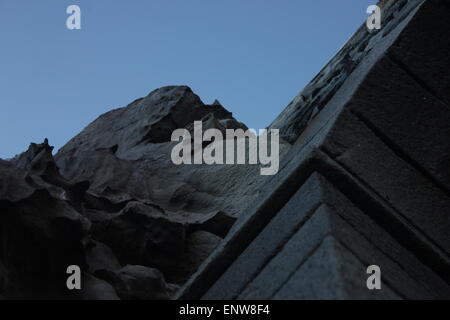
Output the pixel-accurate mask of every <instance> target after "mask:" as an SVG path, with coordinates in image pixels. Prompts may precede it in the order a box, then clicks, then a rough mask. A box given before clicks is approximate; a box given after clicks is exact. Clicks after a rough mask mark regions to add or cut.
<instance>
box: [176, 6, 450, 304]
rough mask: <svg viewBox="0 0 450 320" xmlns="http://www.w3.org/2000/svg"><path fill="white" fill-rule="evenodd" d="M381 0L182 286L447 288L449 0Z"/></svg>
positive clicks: (201, 294) (386, 294) (270, 295)
mask: <svg viewBox="0 0 450 320" xmlns="http://www.w3.org/2000/svg"><path fill="white" fill-rule="evenodd" d="M383 4H384V8H383V16H384V22H383V28H382V30H380V31H378V32H372V33H369V32H367V29H366V28H365V26H363V27H361V29H360V30H359V31H358V32H357V33H356V34H355V36H354V37H352V39H350V41H349V42H348V43H347V45H346V46H344V47H343V49H342V50H341V51H340V52H339V53H338V54H337V55H336V57H335V58H334V59H333V60H332V61H331V62H330V63H329V64H328V65H327V66H326V67H325V68H324V70H322V71H321V73H320V74H319V75H318V76H317V77H316V78H315V79H314V80H313V81H312V82H311V83H310V84H309V85H308V86H307V87H306V89H305V90H304V91H303V92H302V93H301V94H300V95H299V96H298V97H297V98H296V99H295V100H294V101H293V102H292V103H291V104H290V105H289V106H288V107H287V108H286V110H285V111H283V113H282V114H281V115H280V116H279V117H278V118H277V119H276V120H275V121H274V123H273V124H272V125H271V127H273V128H280V129H281V132H282V135H283V137H284V138H285V139H286V140H288V141H290V142H292V143H293V145H292V148H291V149H290V150H289V152H287V153H286V154H285V155H284V157H283V159H282V162H281V163H280V172H279V174H278V175H276V176H274V177H271V178H269V179H268V181H267V183H265V184H263V185H262V186H261V191H260V194H259V195H258V197H257V198H256V199H255V201H254V202H253V203H250V204H249V206H248V208H247V210H245V212H246V213H245V214H244V215H242V216H241V217H240V218H239V219H238V221H237V222H236V224H235V226H234V227H233V229H232V230H231V232H230V233H229V235H228V236H227V237H226V238H225V240H224V241H223V242H222V243H221V244H220V245H219V247H218V248H217V249H216V250H215V252H214V253H213V254H212V255H211V256H210V257H209V258H208V260H207V261H206V262H205V263H204V264H203V265H202V266H201V268H200V269H199V271H198V272H197V273H196V274H195V275H194V276H193V277H192V278H191V279H190V280H189V281H188V283H187V284H186V285H185V286H184V287H183V288H182V289H181V291H180V292H179V294H178V295H177V298H178V299H199V298H203V299H450V287H449V283H450V277H449V274H450V257H449V253H450V252H449V250H450V238H449V237H448V230H449V222H450V220H449V217H448V213H449V212H450V207H449V206H450V195H449V192H448V191H449V189H448V186H449V183H448V182H449V180H448V170H447V169H446V168H448V165H449V161H448V159H449V156H450V142H449V140H448V139H447V138H446V137H447V136H449V132H448V128H449V126H448V123H449V121H448V115H449V110H450V108H449V104H448V102H447V100H446V96H445V95H446V93H447V91H448V90H446V89H445V88H448V85H449V80H448V72H447V71H446V70H447V69H446V68H445V66H447V65H448V63H449V55H448V49H447V47H448V46H446V45H445V44H446V43H447V42H448V40H447V38H448V35H447V32H446V31H444V30H448V27H446V25H447V24H448V22H447V20H448V19H445V18H444V17H445V16H448V15H449V14H450V7H449V6H448V3H446V2H445V1H436V2H433V1H415V0H410V1H384V2H383ZM418 34H420V40H418V39H417V40H416V36H417V35H418ZM429 39H437V40H438V41H436V42H435V43H431V41H432V40H429ZM439 39H440V40H439ZM419 43H421V44H422V43H423V44H424V45H425V44H426V45H425V46H421V45H419ZM416 44H417V45H418V47H416ZM441 44H444V45H442V46H441ZM400 57H401V58H400ZM420 61H423V62H424V63H423V64H422V63H421V62H420ZM280 233H281V234H280ZM371 264H376V265H379V266H381V269H382V279H383V281H384V282H383V288H384V289H383V290H382V291H380V292H371V291H369V290H367V288H366V287H365V281H366V279H367V274H366V272H365V271H366V268H367V267H368V266H369V265H371Z"/></svg>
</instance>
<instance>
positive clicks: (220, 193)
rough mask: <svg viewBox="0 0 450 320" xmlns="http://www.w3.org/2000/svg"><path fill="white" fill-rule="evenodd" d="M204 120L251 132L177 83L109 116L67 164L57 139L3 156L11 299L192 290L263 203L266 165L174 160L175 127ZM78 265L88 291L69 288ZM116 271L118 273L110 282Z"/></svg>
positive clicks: (77, 141)
mask: <svg viewBox="0 0 450 320" xmlns="http://www.w3.org/2000/svg"><path fill="white" fill-rule="evenodd" d="M196 120H203V122H204V129H208V128H210V127H215V128H220V129H223V130H225V129H227V128H242V129H245V130H246V129H247V128H246V127H245V126H244V125H243V124H241V123H239V122H237V121H236V120H235V119H234V118H233V117H232V115H231V113H230V112H228V111H227V110H225V109H224V108H223V107H222V106H221V105H220V104H219V103H214V105H211V106H208V105H204V104H203V103H202V102H201V100H200V99H199V98H198V97H197V96H196V95H195V94H193V93H192V91H191V90H190V89H189V88H188V87H165V88H161V89H159V90H156V91H154V92H152V93H151V94H150V95H149V96H148V97H146V98H144V99H140V100H137V101H135V102H133V103H132V104H131V105H129V106H127V107H125V108H121V109H117V110H114V111H111V112H109V113H107V114H105V115H103V116H101V117H99V119H97V120H96V121H94V122H93V123H92V124H91V125H89V126H88V127H87V128H86V129H85V130H84V131H83V132H81V133H80V134H79V135H78V136H77V137H75V138H74V139H72V140H71V141H70V142H69V143H68V144H67V145H66V146H64V147H63V148H62V149H61V150H60V152H58V154H57V155H56V157H55V158H54V157H53V155H52V150H53V148H52V147H51V146H49V144H48V141H47V139H46V140H45V141H44V143H42V144H34V143H33V144H31V145H30V147H29V149H28V150H27V151H26V152H24V153H23V154H21V155H18V156H17V157H15V158H14V159H11V160H10V161H3V160H1V161H0V181H1V189H0V191H1V192H0V206H1V215H0V227H1V229H0V230H1V232H0V242H1V244H2V245H1V247H2V248H3V249H2V250H0V261H1V262H2V268H1V269H0V270H1V272H0V275H1V277H0V279H1V281H0V285H1V286H0V289H1V291H0V292H2V293H4V295H5V296H6V297H7V298H16V297H19V298H55V297H57V298H68V299H70V298H76V299H78V298H94V297H95V298H101V297H102V294H104V297H103V298H108V299H109V298H115V297H117V296H119V297H120V298H125V299H130V298H136V299H137V298H139V299H149V298H158V299H163V298H168V297H169V296H171V295H172V294H173V291H174V288H176V287H177V286H176V285H173V284H166V282H165V281H166V280H167V281H169V282H175V283H180V284H181V283H183V282H184V281H186V280H187V279H188V278H189V277H190V275H192V273H193V272H195V271H196V269H197V268H198V267H199V265H200V264H201V262H202V261H203V260H204V259H205V258H206V257H207V255H208V254H209V253H210V252H211V251H212V250H213V249H214V248H215V246H216V245H217V244H218V242H219V241H218V239H220V238H223V237H224V236H226V234H227V233H228V231H229V230H230V228H231V226H232V225H233V223H234V221H235V217H234V215H236V214H237V213H239V211H240V208H241V206H242V204H243V203H245V202H246V201H247V199H248V198H251V197H254V196H255V192H254V190H255V189H256V187H257V182H256V181H258V179H259V178H258V176H257V175H255V174H253V171H254V170H257V169H258V168H257V167H256V166H255V167H254V168H253V167H251V166H250V167H247V166H226V167H223V166H215V167H214V166H206V165H204V166H203V165H200V166H195V167H194V166H176V165H174V164H172V161H171V159H170V150H171V149H172V147H173V145H174V143H173V142H171V141H170V140H171V134H172V132H173V130H175V129H178V128H183V127H186V128H189V126H190V125H191V124H192V123H193V121H196ZM208 126H209V127H208ZM253 176H254V178H252V179H249V177H253ZM219 182H220V183H219ZM238 190H239V191H238ZM240 190H242V191H243V192H242V193H240ZM236 196H237V197H236ZM231 198H234V199H235V201H230V199H231ZM17 252H22V253H23V254H21V255H18V254H16V253H17ZM69 265H78V266H80V267H81V268H82V270H83V271H84V278H83V281H85V282H86V286H84V289H83V290H82V291H81V292H77V293H73V292H68V290H67V288H65V280H64V279H65V278H66V276H67V275H66V273H65V271H66V268H67V267H68V266H69ZM125 265H135V267H133V268H132V269H131V270H132V271H136V272H137V274H135V275H133V276H130V275H129V274H128V273H126V272H128V271H130V270H128V271H126V270H125V271H124V270H123V269H122V270H121V268H122V266H125ZM139 266H141V267H139ZM143 268H147V269H143ZM155 268H156V269H155ZM128 269H130V268H128ZM120 270H121V271H120ZM142 270H144V271H142ZM149 270H151V271H149ZM124 272H125V273H124ZM105 273H109V274H115V275H116V276H115V277H113V278H111V277H109V278H108V277H106V278H105V277H102V276H100V278H99V275H104V274H105ZM163 275H164V276H163ZM134 276H136V277H137V278H136V280H130V279H131V278H133V277H134ZM117 277H118V278H117ZM130 277H131V278H130ZM112 279H115V280H117V279H119V280H120V281H112ZM145 279H147V280H145ZM140 281H144V283H147V284H151V283H154V285H153V286H152V287H151V288H149V290H147V291H145V290H144V289H143V288H141V287H136V286H137V285H138V284H139V283H140ZM152 281H153V282H152ZM156 284H158V285H156ZM40 288H43V289H40ZM118 288H119V289H118ZM114 290H116V291H114ZM117 290H118V291H117ZM152 290H154V291H152Z"/></svg>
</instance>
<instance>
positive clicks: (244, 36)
mask: <svg viewBox="0 0 450 320" xmlns="http://www.w3.org/2000/svg"><path fill="white" fill-rule="evenodd" d="M376 2H377V0H341V1H336V0H220V1H219V0H40V1H35V0H27V1H25V0H0V41H1V42H0V43H1V44H0V110H1V111H0V157H2V158H7V157H11V156H13V155H15V154H17V153H20V152H22V151H24V150H25V149H26V148H27V147H28V145H29V143H30V142H32V141H33V142H42V141H43V139H44V138H45V137H48V138H49V140H50V143H51V144H53V145H55V146H56V148H60V147H61V146H62V145H64V143H66V142H67V141H68V140H69V139H70V138H71V137H73V136H74V135H75V134H77V133H78V132H80V131H81V130H82V129H83V128H84V127H85V126H86V125H87V124H89V123H90V122H91V121H93V120H94V119H95V118H96V117H97V116H99V115H100V114H101V113H103V112H106V111H108V110H110V109H112V108H117V107H121V106H124V105H126V104H128V103H129V102H131V101H133V100H134V99H136V98H139V97H142V96H145V95H147V94H148V93H149V92H150V91H152V90H154V89H156V88H158V87H161V86H165V85H181V84H184V85H188V86H190V87H191V88H192V89H193V90H194V92H196V93H197V94H198V95H199V96H200V97H201V98H202V100H203V101H204V102H205V103H211V102H213V100H214V99H219V100H220V101H221V102H222V104H223V105H224V106H225V107H226V108H228V109H229V110H230V111H232V112H233V113H234V115H235V117H236V118H237V119H239V120H240V121H243V122H245V123H246V124H247V125H248V126H249V127H251V128H255V129H260V128H264V127H266V126H267V125H269V124H270V123H271V122H272V120H273V119H274V118H275V117H276V116H277V115H278V114H279V113H280V112H281V111H282V110H283V109H284V108H285V107H286V105H287V104H288V103H289V102H290V101H291V100H292V99H293V98H294V96H295V95H296V94H297V93H298V92H299V91H300V90H301V89H302V88H303V87H304V86H305V85H306V84H307V83H308V82H309V81H310V80H311V79H312V78H313V77H314V76H315V75H316V74H317V73H318V72H319V70H320V69H321V68H322V67H323V66H324V64H325V63H326V62H328V61H329V59H330V58H331V57H332V56H333V55H334V54H335V53H336V52H337V51H338V49H339V48H340V47H341V46H342V45H343V44H344V43H345V42H346V41H347V40H348V38H349V37H350V36H351V35H352V34H353V33H354V32H355V31H356V29H357V28H358V27H359V26H360V25H361V24H362V23H363V22H364V21H365V19H366V17H367V15H366V8H367V7H368V6H369V5H370V4H375V3H376ZM71 4H77V5H79V6H80V7H81V10H82V30H80V31H69V30H68V29H67V28H66V19H67V17H68V15H67V14H66V8H67V7H68V6H69V5H71Z"/></svg>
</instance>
